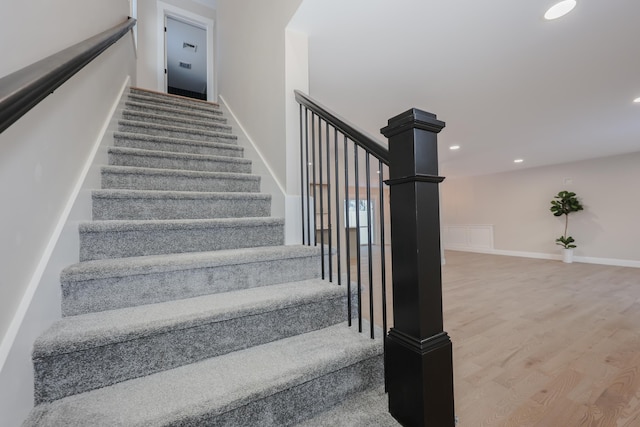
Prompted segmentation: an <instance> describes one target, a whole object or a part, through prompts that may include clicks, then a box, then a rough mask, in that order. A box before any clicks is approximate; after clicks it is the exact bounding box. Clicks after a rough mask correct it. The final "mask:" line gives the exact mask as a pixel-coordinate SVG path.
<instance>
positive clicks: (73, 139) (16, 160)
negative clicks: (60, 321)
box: [0, 0, 135, 427]
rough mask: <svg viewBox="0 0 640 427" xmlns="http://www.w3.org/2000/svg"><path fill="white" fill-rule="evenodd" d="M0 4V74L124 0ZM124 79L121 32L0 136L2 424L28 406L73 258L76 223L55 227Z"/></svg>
mask: <svg viewBox="0 0 640 427" xmlns="http://www.w3.org/2000/svg"><path fill="white" fill-rule="evenodd" d="M2 7H3V10H2V13H1V14H0V51H2V52H9V53H10V54H7V55H4V57H3V61H2V63H1V64H0V75H5V74H7V73H9V72H12V71H16V70H18V69H20V68H21V67H23V66H26V65H29V64H30V63H32V62H34V61H37V60H39V59H42V57H44V56H48V55H51V54H53V53H55V52H57V51H59V50H61V49H63V48H65V47H68V46H69V45H72V44H75V43H77V42H79V41H82V40H84V39H86V38H88V37H90V36H92V35H94V34H96V33H98V32H100V31H103V30H106V29H108V28H110V27H112V26H114V25H116V24H118V23H121V22H123V21H124V20H125V19H126V17H127V15H128V13H129V2H128V1H127V0H116V1H114V0H90V1H87V0H83V1H66V2H63V3H60V2H56V3H55V4H54V3H53V2H38V5H37V7H34V4H33V2H18V1H14V2H12V3H11V4H10V5H5V4H3V6H2ZM5 12H6V13H5ZM16 16H21V17H29V19H16ZM52 22H55V23H56V27H55V28H56V31H52V25H51V23H52ZM18 40H19V41H20V46H19V49H18V48H16V47H15V42H16V41H18ZM10 44H11V45H10ZM134 75H135V60H134V50H133V42H132V39H131V35H130V34H127V35H126V36H125V37H124V38H123V39H121V40H120V41H119V42H118V43H116V44H115V45H114V46H112V47H111V48H110V49H109V50H108V51H107V52H106V53H105V54H103V55H102V56H100V57H99V58H97V59H96V60H94V61H93V62H92V63H90V64H89V65H88V66H87V67H85V68H84V69H83V70H82V71H80V72H79V73H78V74H76V76H75V77H73V78H72V79H71V80H69V81H68V82H67V83H65V84H64V85H63V86H61V87H60V88H59V89H57V90H56V91H55V93H53V94H52V95H50V96H48V97H47V98H46V99H45V100H44V101H42V102H41V103H40V104H38V105H37V106H36V107H35V108H33V109H32V110H31V111H30V112H28V113H27V114H26V115H25V116H24V117H22V118H21V119H20V120H19V121H18V122H16V123H15V124H13V125H12V126H11V127H9V128H8V129H7V130H5V131H4V132H3V133H2V134H0V194H2V206H3V208H2V209H1V210H0V215H1V219H2V220H1V221H0V241H2V242H3V243H2V245H0V271H1V272H2V274H1V275H0V420H2V425H3V426H8V427H11V426H14V425H19V424H20V423H21V421H22V419H23V418H24V416H25V415H26V413H27V412H28V410H29V408H30V407H31V406H32V404H33V376H32V367H31V360H30V354H31V348H32V344H33V340H34V339H35V337H36V336H37V335H38V334H40V333H41V332H42V331H43V330H44V329H45V328H46V327H48V326H49V325H50V324H51V322H52V321H53V320H54V319H56V318H57V317H59V316H60V290H59V286H60V285H59V273H60V269H61V268H62V267H63V266H64V265H68V264H70V263H72V262H77V259H78V251H77V228H76V229H73V228H69V227H66V228H65V221H66V219H67V215H68V214H69V212H70V208H71V206H72V204H73V202H74V196H75V194H74V193H75V192H77V190H78V188H79V183H80V182H81V178H82V175H83V173H84V172H86V171H85V169H84V168H85V166H86V162H87V160H88V158H89V157H90V155H91V154H92V151H93V150H94V148H95V146H96V144H97V142H99V141H100V140H101V137H102V134H103V133H104V130H105V126H106V123H107V121H108V115H109V114H110V111H111V109H112V106H113V103H114V102H115V101H116V99H117V97H118V96H119V93H120V91H121V88H122V87H123V85H124V84H125V82H126V81H127V79H128V78H129V76H134ZM58 237H59V239H58ZM74 245H75V247H76V249H75V250H72V249H69V248H73V247H74Z"/></svg>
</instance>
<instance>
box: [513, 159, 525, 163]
mask: <svg viewBox="0 0 640 427" xmlns="http://www.w3.org/2000/svg"><path fill="white" fill-rule="evenodd" d="M522 162H524V160H523V159H515V160H514V161H513V163H522Z"/></svg>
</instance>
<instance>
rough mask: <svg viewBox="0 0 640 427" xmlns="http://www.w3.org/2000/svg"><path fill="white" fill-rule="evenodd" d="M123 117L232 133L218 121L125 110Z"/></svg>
mask: <svg viewBox="0 0 640 427" xmlns="http://www.w3.org/2000/svg"><path fill="white" fill-rule="evenodd" d="M122 117H123V118H124V119H125V120H131V121H139V122H141V121H143V122H147V123H156V124H170V125H172V126H178V127H193V128H194V129H202V130H209V131H212V132H223V133H231V126H228V125H226V124H221V123H218V122H216V121H212V120H207V119H204V120H203V119H201V118H195V117H192V118H182V117H176V116H171V115H166V114H158V113H156V112H154V113H150V112H142V111H131V110H124V111H123V112H122Z"/></svg>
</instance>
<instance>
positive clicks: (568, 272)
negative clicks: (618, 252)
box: [352, 250, 640, 427]
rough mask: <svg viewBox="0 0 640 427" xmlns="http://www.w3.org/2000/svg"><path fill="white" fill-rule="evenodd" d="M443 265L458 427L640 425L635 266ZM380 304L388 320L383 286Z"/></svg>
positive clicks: (639, 290) (463, 256)
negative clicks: (382, 297) (383, 304)
mask: <svg viewBox="0 0 640 427" xmlns="http://www.w3.org/2000/svg"><path fill="white" fill-rule="evenodd" d="M378 254H379V251H376V250H374V252H373V260H374V265H375V266H376V267H375V268H374V276H373V277H374V283H378V280H379V277H380V273H379V272H380V271H381V269H380V260H379V255H378ZM364 255H366V254H364ZM446 261H447V262H446V265H445V266H443V304H444V323H445V330H446V331H447V332H448V333H449V335H450V336H451V340H452V342H453V357H454V381H455V398H456V403H455V404H456V414H457V415H458V417H459V419H460V422H459V424H458V427H488V426H504V427H582V426H584V427H640V269H637V268H623V267H609V266H601V265H593V264H578V263H574V264H563V263H562V262H560V261H548V260H536V259H528V258H516V257H506V256H496V255H483V254H474V253H467V252H453V251H447V253H446ZM367 264H368V260H367V259H366V257H365V258H363V261H362V272H363V276H362V279H363V308H365V310H364V317H365V318H368V317H369V316H368V290H367V287H368V285H367V283H368V275H367V274H366V272H367ZM388 264H389V263H387V273H389V270H390V267H391V266H390V265H388ZM354 268H355V262H353V263H352V271H353V269H354ZM387 276H388V282H389V283H390V274H387ZM375 288H378V289H375V290H374V292H375V293H374V295H380V290H379V285H375ZM379 299H380V298H379V297H377V299H376V298H374V301H375V304H374V306H375V310H374V316H375V320H376V323H377V324H381V320H380V319H381V309H380V307H381V304H380V302H379ZM388 301H389V324H391V323H392V313H391V304H390V302H391V291H390V286H389V292H388Z"/></svg>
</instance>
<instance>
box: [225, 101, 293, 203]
mask: <svg viewBox="0 0 640 427" xmlns="http://www.w3.org/2000/svg"><path fill="white" fill-rule="evenodd" d="M218 98H219V99H220V101H221V103H220V104H221V106H223V107H224V109H225V110H227V111H228V112H229V114H230V115H231V118H233V121H234V122H235V123H236V124H237V125H238V128H239V129H240V131H241V132H242V135H243V136H244V137H245V138H246V140H247V141H248V142H249V144H251V148H252V149H253V150H254V151H255V152H256V153H257V155H258V156H259V157H260V160H261V161H262V163H263V164H264V166H265V168H266V169H267V170H268V171H269V174H270V175H271V178H272V179H273V180H274V182H275V183H276V185H277V186H278V189H279V190H280V193H281V194H282V195H283V196H284V195H285V194H286V191H285V190H284V186H283V185H282V183H281V182H280V181H279V180H278V178H276V174H275V173H274V171H273V169H271V166H270V165H269V163H268V162H267V160H266V159H265V157H264V155H263V154H262V151H260V148H258V145H257V144H256V143H255V141H254V140H253V139H252V138H251V137H250V136H249V133H248V132H247V130H246V129H245V127H244V126H243V125H242V122H240V120H239V119H238V117H237V116H236V115H235V113H234V112H233V110H232V109H231V107H230V106H229V104H228V103H227V101H226V100H225V99H224V97H223V96H222V95H219V96H218Z"/></svg>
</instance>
